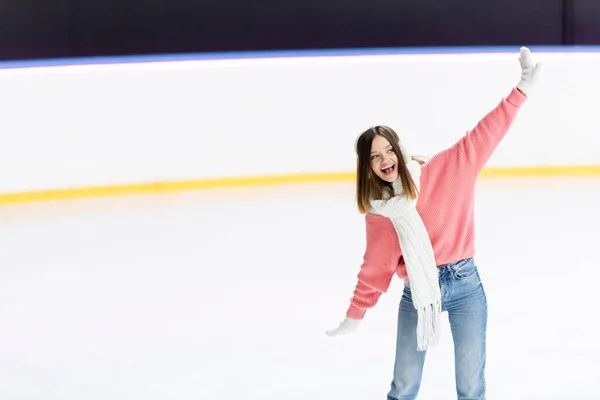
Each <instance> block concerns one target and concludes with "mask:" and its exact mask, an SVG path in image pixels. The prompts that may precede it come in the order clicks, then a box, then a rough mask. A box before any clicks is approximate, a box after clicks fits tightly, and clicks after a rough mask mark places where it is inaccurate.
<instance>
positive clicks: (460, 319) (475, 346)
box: [387, 258, 487, 400]
mask: <svg viewBox="0 0 600 400" xmlns="http://www.w3.org/2000/svg"><path fill="white" fill-rule="evenodd" d="M438 269H439V270H440V279H439V281H440V289H441V294H442V311H443V312H445V311H447V312H448V319H449V321H450V329H451V330H452V338H453V340H454V356H455V360H454V362H455V365H454V368H455V379H456V392H457V396H458V399H459V400H484V399H485V389H486V387H485V374H484V370H485V361H486V350H485V346H486V342H485V341H486V327H487V299H486V296H485V291H484V289H483V285H482V283H481V280H480V277H479V272H478V270H477V266H476V265H475V263H474V261H473V259H472V258H469V259H466V260H460V261H457V262H455V263H451V264H447V265H441V266H439V267H438ZM416 327H417V312H416V310H415V308H414V306H413V304H412V298H411V291H410V286H409V285H405V287H404V294H403V296H402V300H401V301H400V306H399V309H398V332H397V341H396V360H395V364H394V377H393V380H392V384H391V389H390V391H389V392H388V395H387V399H388V400H409V399H410V400H413V399H416V397H417V393H418V392H419V387H420V386H421V377H422V374H423V365H424V363H425V354H426V352H420V351H417V337H416Z"/></svg>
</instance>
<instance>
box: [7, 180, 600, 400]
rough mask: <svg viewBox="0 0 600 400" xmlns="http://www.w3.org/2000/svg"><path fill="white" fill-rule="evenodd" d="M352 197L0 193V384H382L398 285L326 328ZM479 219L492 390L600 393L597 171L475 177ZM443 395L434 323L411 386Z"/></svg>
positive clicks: (225, 397)
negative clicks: (343, 328)
mask: <svg viewBox="0 0 600 400" xmlns="http://www.w3.org/2000/svg"><path fill="white" fill-rule="evenodd" d="M353 196H354V183H353V182H341V183H322V184H305V185H283V186H271V187H254V188H236V189H215V190H205V191H196V192H185V193H171V194H157V195H137V196H122V197H112V198H98V199H85V200H73V201H63V202H54V203H38V204H23V205H16V206H5V207H0V247H1V249H0V271H1V276H0V296H1V297H0V399H3V400H109V399H110V400H142V399H143V400H159V399H160V400H192V399H194V400H233V399H235V400H238V399H247V400H250V399H252V400H283V399H285V400H308V399H310V400H332V399H339V400H376V399H381V400H383V399H385V396H386V393H387V391H388V389H389V384H390V379H391V377H392V369H393V358H394V346H395V330H396V310H397V307H398V302H399V299H400V295H401V289H402V282H401V281H399V280H398V279H395V280H394V281H393V282H392V285H391V288H390V291H389V292H388V293H386V294H384V295H383V296H382V297H381V300H380V302H379V304H378V305H377V306H376V307H375V308H374V309H372V310H370V311H368V312H367V315H366V317H365V319H364V321H363V323H362V325H361V326H360V328H359V330H358V331H357V332H355V333H354V334H352V335H350V336H344V337H336V338H330V337H328V336H326V335H325V331H326V330H327V329H330V328H333V327H335V326H337V325H338V323H339V322H340V321H341V319H342V318H343V317H344V314H345V312H346V309H347V307H348V304H349V300H350V297H351V296H352V291H353V289H354V285H355V284H356V275H357V273H358V269H359V267H360V264H361V262H362V256H363V252H364V245H365V229H364V216H362V215H360V214H359V213H358V211H357V210H356V207H355V200H354V197H353ZM476 231H477V237H476V247H477V255H476V258H475V260H476V263H477V265H478V266H479V268H480V274H481V277H482V279H483V282H484V286H485V289H486V292H487V295H488V301H489V325H488V363H487V365H488V366H487V385H488V399H489V400H520V399H523V400H537V399H539V400H551V399H552V400H554V399H556V400H597V399H600V385H599V383H600V342H599V340H598V338H599V337H600V311H599V310H598V293H599V292H600V289H599V286H598V281H599V279H600V272H599V271H600V263H599V262H598V257H597V254H596V251H597V250H598V249H599V248H600V234H599V232H600V178H547V179H540V178H536V179H533V178H532V179H529V178H522V179H497V180H494V179H484V180H480V181H479V184H478V189H477V201H476ZM444 316H445V321H446V322H447V317H446V314H444ZM455 398H456V394H455V388H454V367H453V350H452V339H451V336H450V330H449V327H448V325H447V323H445V324H444V331H443V338H442V343H441V344H440V345H439V346H438V347H436V348H433V349H432V350H430V351H429V353H428V355H427V361H426V365H425V376H424V380H423V384H422V387H421V392H420V395H419V397H418V399H419V400H446V399H448V400H451V399H455Z"/></svg>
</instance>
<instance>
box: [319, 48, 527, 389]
mask: <svg viewBox="0 0 600 400" xmlns="http://www.w3.org/2000/svg"><path fill="white" fill-rule="evenodd" d="M519 61H520V64H521V79H520V81H519V82H518V84H517V85H516V87H515V88H513V89H512V90H511V92H510V93H509V94H508V96H506V97H505V98H503V99H502V100H501V101H500V103H499V104H498V105H497V106H496V108H494V109H493V110H492V111H490V112H489V113H488V114H487V115H486V116H485V117H484V118H483V119H482V120H480V121H479V123H478V124H477V125H476V126H475V127H474V129H472V130H471V131H469V132H467V133H466V135H464V136H463V137H462V138H461V139H460V140H458V141H457V142H456V143H455V144H454V145H453V146H451V147H450V148H448V149H446V150H444V151H441V152H440V153H438V154H436V155H435V156H434V157H432V158H431V159H430V160H429V161H427V162H425V163H423V164H422V165H421V163H419V167H418V168H417V169H415V168H414V164H412V165H413V167H411V160H412V159H414V158H413V157H411V156H410V155H409V154H406V153H408V151H407V150H406V149H404V148H403V147H402V145H401V144H400V143H399V139H398V136H397V135H396V133H395V132H394V131H393V130H392V129H391V128H389V127H384V126H378V127H374V128H371V129H369V130H367V131H365V132H363V133H362V134H361V135H360V136H359V138H358V139H357V143H356V151H357V157H358V164H357V201H358V208H359V210H360V212H361V213H363V214H366V216H365V219H366V234H367V240H366V251H365V255H364V260H363V264H362V266H361V268H360V271H359V273H358V283H357V285H356V288H355V290H354V295H353V297H352V299H351V302H350V306H349V308H348V310H347V312H346V318H345V319H344V320H343V321H342V323H341V324H340V325H339V326H338V327H337V328H336V329H333V330H330V331H327V334H328V335H329V336H336V335H340V334H347V333H350V332H352V331H354V330H355V329H356V328H357V327H358V325H359V323H360V322H361V320H362V319H363V317H364V315H365V312H366V310H367V309H369V308H372V307H374V306H375V305H376V303H377V301H378V299H379V297H380V296H381V294H382V293H385V292H386V291H387V289H388V287H389V285H390V282H391V279H392V278H393V276H394V275H397V276H398V277H399V278H400V279H403V280H404V281H405V287H404V293H403V296H402V299H401V301H400V306H399V309H398V329H397V341H396V357H395V364H394V373H393V379H392V383H391V388H390V390H389V393H388V396H387V398H388V400H401V399H402V400H407V399H415V398H416V396H417V393H418V391H419V387H420V385H421V377H422V372H423V365H424V361H425V354H426V348H427V344H433V343H435V341H436V329H435V327H436V323H437V321H436V316H437V314H438V313H439V312H445V311H447V312H448V318H449V322H450V328H451V331H452V336H453V340H454V354H455V379H456V391H457V395H458V399H459V400H467V399H472V400H482V399H485V391H486V385H485V375H484V370H485V363H486V342H485V341H486V327H487V300H486V295H485V292H484V288H483V285H482V282H481V280H480V277H479V273H478V270H477V266H476V264H475V261H474V258H473V257H474V253H475V251H474V221H473V203H474V194H475V183H476V179H477V176H478V174H479V172H480V171H481V169H482V168H483V167H484V165H485V164H486V162H487V161H488V159H489V158H490V157H491V155H492V154H493V152H494V150H495V149H496V147H497V146H498V144H499V143H500V141H501V140H502V139H503V138H504V136H505V135H506V134H507V133H508V131H509V129H510V127H511V125H512V123H513V121H514V120H515V118H516V117H517V114H518V111H519V108H520V106H521V105H522V104H523V103H524V102H525V100H526V98H527V97H526V96H527V93H528V92H529V91H530V89H531V87H532V85H533V84H534V82H535V80H536V77H537V74H538V71H539V64H534V62H533V60H532V58H531V55H530V52H529V50H528V49H527V48H525V47H523V48H521V54H520V58H519ZM411 207H412V209H411ZM407 215H411V216H410V217H407ZM407 221H408V222H407ZM409 222H410V223H409ZM421 224H422V226H421ZM423 232H425V234H426V236H427V238H428V239H429V241H424V240H423V237H422V236H421V235H422V234H423ZM426 242H428V243H426ZM428 245H429V246H431V249H432V250H431V251H432V252H433V254H434V260H433V261H430V260H429V256H430V254H431V251H430V250H429V246H428ZM407 256H408V257H407ZM432 271H433V272H432ZM432 276H433V277H434V279H435V285H432V284H431V281H432V279H431V277H432ZM440 303H441V305H440Z"/></svg>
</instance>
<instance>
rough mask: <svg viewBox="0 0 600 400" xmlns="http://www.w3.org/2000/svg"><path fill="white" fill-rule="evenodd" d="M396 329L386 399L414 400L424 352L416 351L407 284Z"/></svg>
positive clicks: (414, 330) (415, 337) (413, 318)
mask: <svg viewBox="0 0 600 400" xmlns="http://www.w3.org/2000/svg"><path fill="white" fill-rule="evenodd" d="M397 329H398V332H397V335H396V337H397V339H396V360H395V364H394V378H393V380H392V386H391V388H390V391H389V392H388V395H387V399H388V400H414V399H416V398H417V393H418V392H419V387H420V386H421V377H422V375H423V365H424V363H425V352H423V351H417V331H416V329H417V310H415V307H414V306H413V303H412V297H411V292H410V287H408V286H405V287H404V294H403V295H402V300H400V307H399V308H398V328H397Z"/></svg>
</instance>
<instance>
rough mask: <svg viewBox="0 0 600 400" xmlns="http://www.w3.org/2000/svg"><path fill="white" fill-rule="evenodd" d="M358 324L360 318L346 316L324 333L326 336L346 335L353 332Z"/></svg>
mask: <svg viewBox="0 0 600 400" xmlns="http://www.w3.org/2000/svg"><path fill="white" fill-rule="evenodd" d="M358 325H360V320H358V319H352V318H348V317H346V318H344V320H343V321H342V322H341V323H340V325H339V326H338V327H337V328H335V329H330V330H328V331H327V332H325V333H326V334H327V336H339V335H346V334H348V333H352V332H354V331H355V330H356V328H358Z"/></svg>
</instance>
